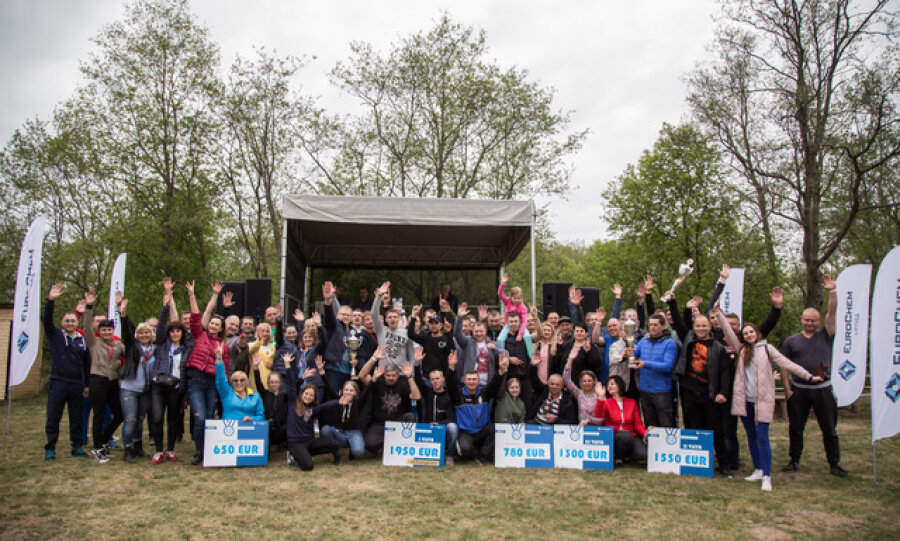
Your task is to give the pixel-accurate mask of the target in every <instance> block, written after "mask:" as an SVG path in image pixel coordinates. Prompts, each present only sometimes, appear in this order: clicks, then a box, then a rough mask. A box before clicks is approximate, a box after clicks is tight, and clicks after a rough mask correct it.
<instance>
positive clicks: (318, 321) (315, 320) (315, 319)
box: [312, 312, 322, 326]
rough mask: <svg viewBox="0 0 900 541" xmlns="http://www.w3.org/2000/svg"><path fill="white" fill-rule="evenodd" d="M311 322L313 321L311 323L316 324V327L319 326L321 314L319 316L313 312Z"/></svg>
mask: <svg viewBox="0 0 900 541" xmlns="http://www.w3.org/2000/svg"><path fill="white" fill-rule="evenodd" d="M312 320H313V323H315V324H316V326H318V325H321V324H322V314H320V313H318V312H313V315H312Z"/></svg>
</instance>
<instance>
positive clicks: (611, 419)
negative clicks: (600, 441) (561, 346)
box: [594, 376, 647, 465]
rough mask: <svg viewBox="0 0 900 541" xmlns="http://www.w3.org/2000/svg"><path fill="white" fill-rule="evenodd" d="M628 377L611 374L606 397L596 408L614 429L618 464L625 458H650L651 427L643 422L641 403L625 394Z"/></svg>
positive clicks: (601, 417) (600, 415) (639, 460)
mask: <svg viewBox="0 0 900 541" xmlns="http://www.w3.org/2000/svg"><path fill="white" fill-rule="evenodd" d="M624 394H625V380H623V379H622V377H621V376H610V377H609V379H608V380H607V381H606V396H607V399H606V400H598V401H597V405H596V406H595V407H594V417H595V418H597V419H603V424H604V425H605V426H611V427H612V429H613V433H614V436H613V442H614V443H613V445H614V446H615V454H614V456H615V457H616V464H617V465H618V464H622V463H623V462H624V461H625V460H633V461H636V462H639V463H644V462H646V461H647V444H645V443H644V438H645V437H647V429H646V428H644V425H643V423H641V413H640V411H638V405H637V402H635V401H634V400H632V399H631V398H627V397H625V396H624Z"/></svg>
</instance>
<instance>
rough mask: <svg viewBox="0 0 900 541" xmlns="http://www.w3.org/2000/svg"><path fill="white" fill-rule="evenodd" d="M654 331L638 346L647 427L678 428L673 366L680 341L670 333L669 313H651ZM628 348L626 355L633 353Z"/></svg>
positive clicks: (642, 402)
mask: <svg viewBox="0 0 900 541" xmlns="http://www.w3.org/2000/svg"><path fill="white" fill-rule="evenodd" d="M649 326H650V335H649V336H645V337H644V338H643V339H642V340H641V341H640V342H638V344H637V347H635V349H634V357H635V359H637V363H636V364H637V369H638V370H640V379H639V381H638V390H639V391H640V393H641V411H643V413H644V424H645V425H646V426H647V428H650V427H654V426H664V427H670V428H675V411H674V409H673V406H672V368H673V367H674V365H675V359H676V358H677V357H678V345H677V344H675V340H673V339H672V338H671V336H670V335H669V334H668V333H665V332H663V331H664V330H665V328H666V319H665V316H663V315H661V314H653V315H652V316H650V325H649ZM629 354H630V352H629V351H628V350H626V351H625V355H626V356H627V355H629Z"/></svg>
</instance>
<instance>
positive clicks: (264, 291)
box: [244, 278, 272, 320]
mask: <svg viewBox="0 0 900 541" xmlns="http://www.w3.org/2000/svg"><path fill="white" fill-rule="evenodd" d="M271 304H272V280H270V279H269V278H247V279H246V280H245V281H244V314H245V315H248V316H252V317H254V318H256V319H257V320H261V319H262V318H263V316H264V315H266V308H268V307H269V306H271Z"/></svg>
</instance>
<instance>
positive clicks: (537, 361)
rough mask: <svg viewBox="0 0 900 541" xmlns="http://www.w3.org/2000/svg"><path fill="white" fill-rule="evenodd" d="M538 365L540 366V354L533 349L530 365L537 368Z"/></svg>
mask: <svg viewBox="0 0 900 541" xmlns="http://www.w3.org/2000/svg"><path fill="white" fill-rule="evenodd" d="M539 364H541V352H540V351H538V350H537V349H535V350H534V355H532V356H531V365H532V366H538V365H539Z"/></svg>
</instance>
